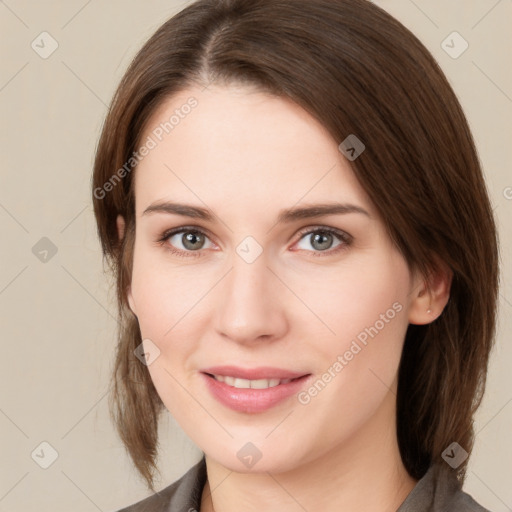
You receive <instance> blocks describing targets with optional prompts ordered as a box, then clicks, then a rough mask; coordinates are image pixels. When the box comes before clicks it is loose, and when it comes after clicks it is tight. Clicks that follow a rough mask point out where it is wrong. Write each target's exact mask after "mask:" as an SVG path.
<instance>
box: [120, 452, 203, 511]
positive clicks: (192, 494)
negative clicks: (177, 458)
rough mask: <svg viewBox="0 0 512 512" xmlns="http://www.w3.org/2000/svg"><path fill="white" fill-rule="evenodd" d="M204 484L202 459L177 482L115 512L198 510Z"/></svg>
mask: <svg viewBox="0 0 512 512" xmlns="http://www.w3.org/2000/svg"><path fill="white" fill-rule="evenodd" d="M205 482H206V463H205V458H204V457H203V458H202V459H201V460H200V461H199V462H198V463H197V464H196V465H195V466H193V467H191V468H190V469H189V470H188V471H187V472H186V473H185V474H184V475H183V476H182V477H181V478H180V479H179V480H176V481H175V482H174V483H172V484H171V485H169V486H168V487H166V488H165V489H162V490H161V491H158V492H156V493H155V494H153V495H151V496H149V497H147V498H145V499H143V500H141V501H138V502H137V503H134V504H133V505H129V506H128V507H125V508H123V509H120V510H118V511H117V512H175V511H179V512H187V511H188V510H189V509H195V510H196V511H198V510H199V509H200V503H201V494H202V491H203V487H204V484H205Z"/></svg>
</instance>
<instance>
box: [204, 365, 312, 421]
mask: <svg viewBox="0 0 512 512" xmlns="http://www.w3.org/2000/svg"><path fill="white" fill-rule="evenodd" d="M201 375H202V376H203V377H204V379H205V380H206V385H207V387H208V389H209V391H210V393H211V394H212V395H213V396H214V397H215V398H216V399H217V400H218V401H219V402H220V403H222V404H224V405H226V406H227V407H229V408H230V409H233V410H235V411H239V412H247V413H254V412H263V411H266V410H267V409H270V408H271V407H274V406H275V405H277V404H278V403H280V402H282V401H283V400H285V399H286V398H289V397H290V396H292V395H294V394H296V393H298V392H299V391H300V389H301V388H302V387H303V386H304V384H305V381H306V380H308V379H309V377H311V375H304V376H303V377H300V378H298V379H296V380H292V381H290V382H288V383H286V384H279V385H277V386H274V387H272V388H266V389H252V388H235V387H233V386H228V385H227V384H226V383H225V382H220V381H218V380H216V379H214V378H213V377H210V376H209V375H207V374H205V373H202V374H201Z"/></svg>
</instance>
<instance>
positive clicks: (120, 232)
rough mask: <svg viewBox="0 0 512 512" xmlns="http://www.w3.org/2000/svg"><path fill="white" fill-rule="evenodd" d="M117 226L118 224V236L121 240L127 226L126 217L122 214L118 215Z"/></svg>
mask: <svg viewBox="0 0 512 512" xmlns="http://www.w3.org/2000/svg"><path fill="white" fill-rule="evenodd" d="M116 226H117V236H118V238H119V240H122V239H123V237H124V228H125V221H124V217H123V216H122V215H118V216H117V218H116Z"/></svg>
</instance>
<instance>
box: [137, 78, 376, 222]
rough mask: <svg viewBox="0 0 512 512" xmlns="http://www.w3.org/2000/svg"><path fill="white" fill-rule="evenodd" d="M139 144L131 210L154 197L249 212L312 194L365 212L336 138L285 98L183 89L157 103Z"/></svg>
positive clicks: (238, 89) (229, 89)
mask: <svg viewBox="0 0 512 512" xmlns="http://www.w3.org/2000/svg"><path fill="white" fill-rule="evenodd" d="M140 144H145V145H146V146H148V147H149V146H151V149H150V150H149V151H148V152H147V154H146V156H144V157H143V158H142V160H141V161H140V163H139V164H138V166H137V169H136V172H135V195H136V208H137V215H140V214H141V212H142V211H143V209H144V208H146V207H147V206H148V204H149V203H151V202H153V201H155V200H160V199H175V200H183V201H189V202H193V203H195V204H198V202H199V201H203V202H204V203H206V204H208V206H209V207H212V208H213V209H214V208H215V206H216V205H217V206H218V207H220V206H221V205H223V207H224V208H226V207H227V206H228V204H227V203H229V205H230V206H232V207H233V208H238V211H239V213H240V212H241V211H242V210H243V211H246V212H252V213H253V214H254V212H261V211H262V210H261V209H262V208H263V209H265V208H274V206H275V205H279V206H280V207H281V206H291V205H293V204H295V203H297V202H299V201H303V202H315V201H316V200H322V201H325V200H333V201H348V202H351V203H355V202H357V203H359V204H363V205H364V206H365V207H366V208H367V209H370V210H371V203H370V201H369V199H368V197H367V196H366V194H365V192H364V190H363V189H362V187H361V186H360V184H359V182H358V181H357V179H356V177H355V175H354V173H353V171H352V169H351V167H350V165H349V163H348V161H347V160H346V159H345V158H344V157H343V155H342V154H341V153H340V151H339V150H338V144H339V142H337V141H335V140H334V139H333V138H332V137H331V135H330V134H329V133H328V132H327V130H326V129H325V128H324V127H323V126H322V125H321V123H319V122H318V121H317V120H316V119H315V118H313V117H312V116H311V115H310V114H309V113H307V112H306V111H305V110H304V109H302V108H301V107H300V106H299V105H297V104H295V103H293V102H292V101H290V100H289V99H286V98H278V97H275V96H271V95H269V94H266V93H263V92H260V91H257V90H254V89H249V88H247V87H243V86H225V87H218V86H210V87H208V88H207V89H204V90H202V89H201V88H189V89H187V90H184V91H181V92H180V93H178V94H176V95H174V96H172V97H169V98H167V99H166V100H165V101H164V102H163V103H162V104H161V105H160V107H159V108H158V109H157V110H156V111H155V112H154V114H153V115H152V117H151V118H150V119H149V121H148V123H147V124H146V128H145V130H144V132H143V134H142V136H141V138H140ZM139 147H140V146H139ZM210 203H211V204H210Z"/></svg>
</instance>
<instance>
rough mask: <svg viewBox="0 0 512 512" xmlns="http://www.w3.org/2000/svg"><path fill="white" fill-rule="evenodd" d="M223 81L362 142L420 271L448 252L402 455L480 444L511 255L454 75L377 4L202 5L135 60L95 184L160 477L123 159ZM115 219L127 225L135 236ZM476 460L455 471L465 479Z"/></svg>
mask: <svg viewBox="0 0 512 512" xmlns="http://www.w3.org/2000/svg"><path fill="white" fill-rule="evenodd" d="M213 81H215V82H217V83H219V84H223V83H224V84H227V83H231V82H237V83H240V84H247V85H252V86H256V87H258V88H259V89H260V90H262V91H265V92H268V93H270V94H273V95H276V96H281V97H287V98H290V99H291V100H293V101H294V102H296V103H297V104H298V105H300V106H301V107H303V108H304V109H305V110H306V111H308V112H309V113H310V114H311V115H313V116H314V117H315V118H316V119H318V120H319V121H320V122H321V123H322V124H323V125H324V126H325V127H326V129H327V130H328V131H329V133H330V134H331V135H332V136H333V137H334V139H335V140H337V141H339V142H341V141H343V140H344V139H345V138H346V137H347V136H348V135H349V134H356V136H357V137H358V138H359V139H361V140H362V141H363V143H364V144H365V146H366V149H365V151H364V153H362V154H361V156H359V157H358V158H357V159H356V160H354V161H353V162H351V165H352V169H353V171H354V173H355V174H356V176H357V178H358V179H359V182H360V183H361V185H362V186H363V188H364V189H365V190H366V192H367V193H368V194H369V196H370V198H371V199H372V201H373V203H374V204H375V206H376V208H377V210H378V211H379V212H380V215H381V217H382V219H383V221H384V223H385V225H386V228H387V230H388V232H389V235H390V236H391V238H392V240H393V241H394V242H395V243H396V245H397V247H398V248H399V250H400V251H401V253H402V254H403V256H404V258H405V259H406V261H407V262H408V264H409V266H410V268H415V269H418V270H419V271H420V272H422V274H423V275H424V276H427V275H428V274H429V273H430V272H433V271H435V270H437V269H438V267H437V265H436V262H438V261H441V262H443V263H444V264H445V265H447V266H448V267H449V269H450V270H451V271H452V272H453V280H452V285H451V295H450V300H449V302H448V304H447V306H446V308H445V309H444V311H443V313H442V314H441V316H440V317H439V318H438V319H437V320H436V321H434V322H433V323H431V324H428V325H421V326H420V325H410V326H409V328H408V331H407V334H406V339H405V344H404V349H403V354H402V358H401V363H400V368H399V381H398V395H397V436H398V442H399V447H400V452H401V456H402V460H403V463H404V465H405V467H406V469H407V471H408V472H409V473H410V475H411V476H413V477H414V478H416V479H419V478H421V477H422V476H423V475H424V474H425V472H426V470H427V469H428V468H429V466H430V465H431V464H433V463H434V462H438V461H440V460H441V453H442V452H443V450H444V449H445V448H447V447H448V446H449V445H450V444H451V443H452V442H453V441H457V442H458V443H459V444H460V445H461V446H462V447H463V448H464V449H465V450H466V451H467V452H469V453H470V452H471V449H472V446H473V442H474V431H473V414H474V412H475V410H476V408H477V407H478V406H479V404H480V401H481V399H482V395H483V392H484V388H485V382H486V373H487V364H488V357H489V353H490V350H491V347H492V343H493V339H494V331H495V315H496V300H497V289H498V249H497V235H496V229H495V223H494V219H493V212H492V209H491V207H490V204H489V199H488V195H487V191H486V186H485V182H484V179H483V176H482V171H481V168H480V164H479V161H478V156H477V153H476V150H475V146H474V142H473V139H472V136H471V133H470V130H469V127H468V123H467V121H466V119H465V116H464V113H463V111H462V109H461V106H460V104H459V102H458V100H457V98H456V96H455V94H454V92H453V91H452V89H451V87H450V85H449V84H448V81H447V79H446V78H445V76H444V74H443V72H442V71H441V69H440V68H439V66H438V64H437V63H436V62H435V60H434V58H433V57H432V56H431V54H430V53H429V52H428V50H427V49H426V48H425V47H424V46H423V45H422V44H421V43H420V41H419V40H418V39H417V38H416V37H415V36H414V35H413V34H412V33H411V32H410V31H409V30H408V29H406V28H405V27H404V26H403V25H402V24H400V23H399V22H398V21H396V20H395V19H394V18H392V17H391V16H390V15H388V14H387V13H386V12H385V11H383V10H382V9H380V8H379V7H377V6H375V5H373V4H372V3H371V2H369V1H366V0H199V1H196V2H194V3H192V4H191V5H189V6H188V7H186V8H185V9H184V10H182V11H181V12H179V13H178V14H177V15H175V16H174V17H173V18H171V19H170V20H168V21H167V22H166V23H164V24H163V25H162V26H161V27H160V28H159V29H158V30H157V32H156V33H155V34H154V35H153V36H152V37H151V38H150V39H149V41H148V42H147V43H146V44H145V45H144V47H143V48H142V49H141V50H140V52H139V53H138V55H137V56H136V57H135V59H134V60H133V62H132V63H131V65H130V67H129V69H128V70H127V72H126V74H125V75H124V77H123V79H122V81H121V83H120V85H119V87H118V89H117V92H116V94H115V97H114V99H113V101H112V105H111V108H110V111H109V113H108V115H107V118H106V120H105V123H104V127H103V131H102V134H101V137H100V140H99V144H98V148H97V154H96V160H95V164H94V175H93V180H92V189H93V203H94V212H95V215H96V220H97V226H98V233H99V237H100V240H101V244H102V249H103V253H104V257H105V258H106V259H107V260H108V262H109V263H110V264H111V270H112V271H113V274H114V276H115V278H116V281H117V297H118V308H119V322H120V329H119V338H118V347H117V356H116V360H115V367H114V373H113V380H112V384H113V389H112V395H111V406H112V413H113V417H114V419H115V422H116V425H117V428H118V431H119V433H120V436H121V438H122V440H123V442H124V444H125V446H126V448H127V450H128V451H129V453H130V455H131V457H132V459H133V462H134V463H135V466H136V467H137V469H138V470H139V472H140V474H141V475H142V476H143V477H144V478H145V479H146V482H147V483H148V486H149V487H150V488H151V489H153V474H154V471H155V470H156V469H157V468H156V463H155V459H156V455H157V445H158V417H159V413H160V412H161V410H162V409H163V404H162V402H161V400H160V398H159V396H158V394H157V392H156V390H155V388H154V386H153V383H152V381H151V378H150V376H149V372H148V371H147V368H146V367H145V366H144V365H143V364H140V363H139V361H138V360H137V359H136V358H135V357H134V355H133V351H134V349H135V347H137V346H138V345H139V344H140V343H141V334H140V330H139V327H138V323H137V319H136V318H135V317H134V315H133V314H132V313H131V311H130V310H129V309H128V306H127V302H126V301H127V297H126V292H127V288H128V286H129V284H130V277H131V265H132V254H133V243H134V236H135V212H134V197H133V188H132V183H133V173H132V172H131V169H130V168H129V167H127V166H126V163H127V162H129V161H130V162H131V163H130V165H132V166H133V167H134V168H135V167H136V165H135V164H134V163H133V161H132V160H130V159H131V158H132V157H133V154H134V151H135V150H136V149H137V147H138V144H139V139H140V136H141V134H142V131H143V129H144V126H145V124H146V123H147V121H148V119H149V117H150V115H151V114H152V113H154V112H155V109H157V108H158V106H159V105H161V103H162V101H163V100H164V99H168V98H169V97H170V96H172V95H173V94H175V93H177V92H179V91H182V90H184V89H186V88H187V86H190V85H194V84H200V85H207V84H209V83H211V82H213ZM122 169H124V172H122ZM107 185H108V186H107ZM118 214H121V215H123V216H124V218H125V221H126V229H125V235H124V238H123V239H122V241H119V239H118V234H117V230H116V216H117V215H118ZM466 464H467V461H466V462H464V463H463V464H462V465H461V466H460V467H459V468H458V469H457V476H458V478H459V480H460V481H461V482H462V481H463V480H464V476H465V471H466Z"/></svg>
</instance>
